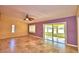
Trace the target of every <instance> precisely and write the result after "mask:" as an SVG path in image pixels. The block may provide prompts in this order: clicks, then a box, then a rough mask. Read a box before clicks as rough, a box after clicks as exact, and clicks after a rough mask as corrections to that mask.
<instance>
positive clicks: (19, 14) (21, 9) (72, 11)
mask: <svg viewBox="0 0 79 59" xmlns="http://www.w3.org/2000/svg"><path fill="white" fill-rule="evenodd" d="M76 9H77V6H73V5H17V6H16V5H14V6H10V5H9V6H7V5H4V6H0V11H1V12H0V13H1V15H3V16H6V17H9V18H10V19H19V20H23V19H24V18H25V15H26V14H29V15H30V17H33V18H34V19H35V20H33V21H30V22H29V23H33V22H38V21H45V20H50V19H56V18H62V17H68V16H74V15H76ZM23 21H24V20H23ZM26 22H28V21H26Z"/></svg>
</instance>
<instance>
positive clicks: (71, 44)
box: [67, 44, 77, 47]
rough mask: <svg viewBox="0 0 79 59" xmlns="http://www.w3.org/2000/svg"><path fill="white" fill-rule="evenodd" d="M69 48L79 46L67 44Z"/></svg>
mask: <svg viewBox="0 0 79 59" xmlns="http://www.w3.org/2000/svg"><path fill="white" fill-rule="evenodd" d="M67 45H68V46H72V47H77V45H72V44H67Z"/></svg>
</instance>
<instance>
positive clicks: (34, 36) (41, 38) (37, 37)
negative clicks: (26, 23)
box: [31, 35, 43, 39]
mask: <svg viewBox="0 0 79 59" xmlns="http://www.w3.org/2000/svg"><path fill="white" fill-rule="evenodd" d="M31 36H33V37H37V38H40V39H43V38H42V37H39V36H35V35H31Z"/></svg>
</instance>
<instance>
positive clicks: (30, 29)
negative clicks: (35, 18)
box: [29, 25, 35, 33]
mask: <svg viewBox="0 0 79 59" xmlns="http://www.w3.org/2000/svg"><path fill="white" fill-rule="evenodd" d="M29 32H30V33H35V25H29Z"/></svg>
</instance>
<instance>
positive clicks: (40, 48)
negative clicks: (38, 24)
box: [0, 35, 77, 53]
mask: <svg viewBox="0 0 79 59" xmlns="http://www.w3.org/2000/svg"><path fill="white" fill-rule="evenodd" d="M64 47H65V48H64ZM52 52H53V53H59V52H62V53H63V52H71V53H75V52H77V49H76V48H73V47H69V46H63V45H61V44H57V43H52V41H45V40H44V39H40V38H36V37H33V36H30V35H29V36H24V37H17V38H11V39H0V53H52Z"/></svg>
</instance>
